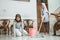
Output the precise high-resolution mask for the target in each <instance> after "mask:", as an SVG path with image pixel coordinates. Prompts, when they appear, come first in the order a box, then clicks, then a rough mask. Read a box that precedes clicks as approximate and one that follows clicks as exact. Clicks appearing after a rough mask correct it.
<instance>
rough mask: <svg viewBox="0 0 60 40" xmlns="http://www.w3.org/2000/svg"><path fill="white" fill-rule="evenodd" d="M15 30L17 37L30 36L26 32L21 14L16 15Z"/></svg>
mask: <svg viewBox="0 0 60 40" xmlns="http://www.w3.org/2000/svg"><path fill="white" fill-rule="evenodd" d="M13 29H14V35H16V36H22V35H23V34H25V35H28V33H27V32H26V31H25V30H24V27H23V22H22V20H21V16H20V14H16V16H15V20H14V23H13Z"/></svg>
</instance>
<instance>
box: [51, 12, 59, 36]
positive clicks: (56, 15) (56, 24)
mask: <svg viewBox="0 0 60 40" xmlns="http://www.w3.org/2000/svg"><path fill="white" fill-rule="evenodd" d="M52 15H54V16H55V18H56V21H57V22H56V23H55V24H54V27H53V31H54V35H56V31H57V30H59V29H60V13H56V14H54V13H52Z"/></svg>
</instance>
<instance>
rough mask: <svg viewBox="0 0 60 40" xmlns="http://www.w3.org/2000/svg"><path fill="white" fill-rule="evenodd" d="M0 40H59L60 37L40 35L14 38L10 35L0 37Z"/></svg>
mask: <svg viewBox="0 0 60 40" xmlns="http://www.w3.org/2000/svg"><path fill="white" fill-rule="evenodd" d="M0 40H60V36H52V35H42V34H41V33H40V34H39V35H36V36H21V37H14V36H11V35H4V34H2V35H0Z"/></svg>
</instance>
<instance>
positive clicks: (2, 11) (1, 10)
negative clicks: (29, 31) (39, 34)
mask: <svg viewBox="0 0 60 40" xmlns="http://www.w3.org/2000/svg"><path fill="white" fill-rule="evenodd" d="M17 13H19V14H21V16H22V19H33V20H34V24H33V26H34V27H37V15H36V14H37V12H36V0H30V2H24V1H12V0H0V19H14V17H15V15H16V14H17Z"/></svg>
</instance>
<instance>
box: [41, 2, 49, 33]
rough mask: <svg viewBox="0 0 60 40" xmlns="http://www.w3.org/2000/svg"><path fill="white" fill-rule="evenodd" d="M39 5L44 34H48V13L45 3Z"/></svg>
mask: <svg viewBox="0 0 60 40" xmlns="http://www.w3.org/2000/svg"><path fill="white" fill-rule="evenodd" d="M41 5H42V15H43V16H44V20H43V23H44V32H45V33H49V13H48V10H47V8H46V5H45V3H41Z"/></svg>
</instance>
